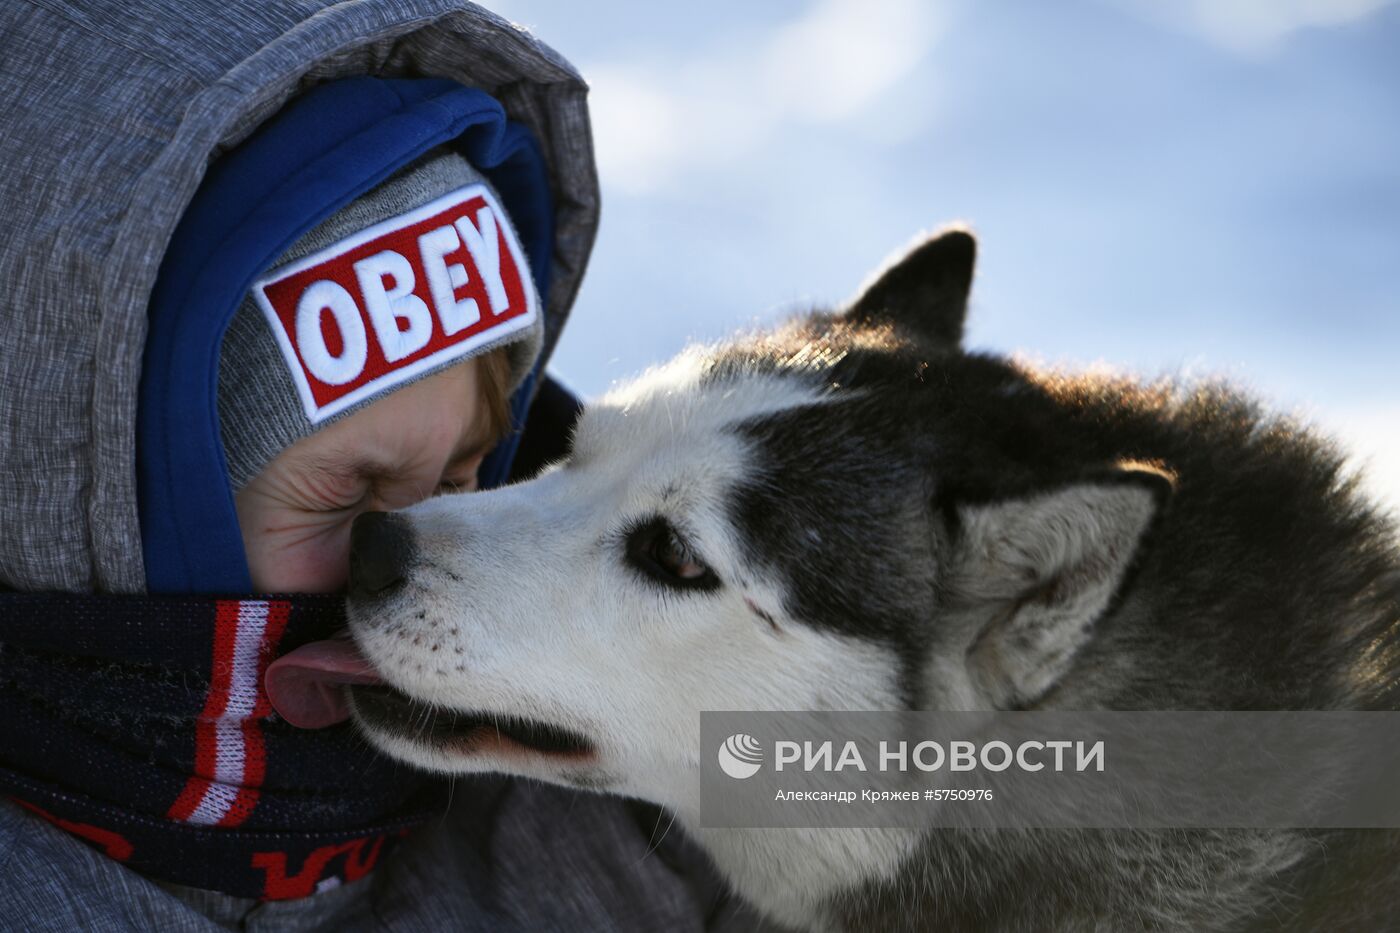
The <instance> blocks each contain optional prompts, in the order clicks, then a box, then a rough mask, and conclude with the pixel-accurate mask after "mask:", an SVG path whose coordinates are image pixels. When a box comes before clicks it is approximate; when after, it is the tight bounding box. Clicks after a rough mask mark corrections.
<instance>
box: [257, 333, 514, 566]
mask: <svg viewBox="0 0 1400 933" xmlns="http://www.w3.org/2000/svg"><path fill="white" fill-rule="evenodd" d="M489 421H490V419H489V417H488V415H487V412H486V409H485V406H484V404H483V402H482V397H481V386H480V382H479V367H478V366H477V360H476V359H470V360H467V361H465V362H463V363H460V364H458V365H457V366H453V367H452V368H450V369H446V370H443V371H442V372H440V373H435V374H434V375H432V376H429V377H428V378H426V379H421V380H419V381H418V382H415V383H413V384H411V385H407V386H404V387H403V388H401V389H398V390H397V391H394V392H392V393H390V394H389V395H387V396H385V397H384V398H381V399H379V400H378V401H376V402H374V403H372V404H370V405H368V406H366V407H365V408H362V409H360V410H359V411H357V412H355V413H354V414H352V415H349V416H347V417H345V418H342V419H341V420H339V421H336V422H334V423H332V424H330V425H327V426H326V427H324V428H322V429H321V430H320V431H317V432H316V433H315V434H312V435H310V436H309V437H304V438H302V439H301V440H299V441H297V442H296V443H295V444H293V445H291V446H290V447H288V448H287V449H286V450H284V451H282V452H281V453H280V454H278V455H277V457H275V458H274V459H273V460H272V461H271V462H270V463H268V464H267V466H265V467H264V468H263V470H262V472H261V473H259V474H258V475H257V476H255V477H253V479H252V480H250V481H249V482H248V485H246V486H244V487H243V489H241V490H240V491H239V492H238V494H237V495H236V496H235V497H234V502H235V505H236V507H237V510H238V522H239V524H240V525H241V526H242V529H243V546H244V549H245V551H246V552H247V555H248V569H249V571H250V572H251V573H252V577H253V589H254V591H255V592H259V593H324V592H333V591H335V590H339V589H342V588H343V587H344V586H345V582H346V577H347V573H348V571H347V568H348V558H349V553H350V523H351V522H352V521H354V519H355V516H357V515H359V514H360V513H361V512H368V511H371V510H388V509H401V508H404V507H405V506H409V505H412V504H413V503H415V502H418V501H419V500H422V499H426V498H427V497H429V496H431V495H434V494H435V493H438V492H440V491H456V490H467V489H475V488H476V472H477V469H478V468H479V467H480V466H481V461H482V458H483V457H484V456H485V455H486V453H487V451H488V450H489V448H490V446H491V445H492V444H493V443H494V438H490V437H487V436H486V435H487V434H488V424H489Z"/></svg>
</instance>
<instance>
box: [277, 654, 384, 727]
mask: <svg viewBox="0 0 1400 933" xmlns="http://www.w3.org/2000/svg"><path fill="white" fill-rule="evenodd" d="M377 683H382V681H381V680H380V678H379V675H378V674H376V673H375V672H374V668H373V667H371V666H370V663H369V662H368V661H366V660H365V659H364V656H363V655H361V654H360V652H359V651H358V650H356V648H355V645H354V643H353V642H352V641H351V640H350V638H349V637H348V636H347V637H342V638H332V639H329V640H327V641H313V642H312V643H311V644H309V645H302V646H301V647H300V648H298V649H296V650H295V651H292V652H289V653H288V654H284V655H282V657H280V658H278V659H277V660H276V661H273V662H272V663H271V664H269V665H268V666H267V674H266V675H265V676H264V678H263V688H264V689H265V690H266V691H267V698H268V700H269V701H270V702H271V703H272V708H273V709H275V710H277V714H278V715H279V716H281V717H282V718H283V719H285V720H287V722H289V723H291V724H292V725H294V726H296V727H297V728H300V729H324V728H325V727H326V726H333V725H335V724H336V723H338V722H344V721H345V720H347V719H349V718H350V706H349V704H348V703H347V702H346V700H345V685H346V684H377Z"/></svg>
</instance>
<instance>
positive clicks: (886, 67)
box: [583, 0, 946, 193]
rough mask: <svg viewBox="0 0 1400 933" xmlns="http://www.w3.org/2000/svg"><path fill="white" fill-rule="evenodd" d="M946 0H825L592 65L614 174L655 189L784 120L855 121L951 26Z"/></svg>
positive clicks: (594, 100) (757, 140) (742, 148)
mask: <svg viewBox="0 0 1400 933" xmlns="http://www.w3.org/2000/svg"><path fill="white" fill-rule="evenodd" d="M945 11H946V3H945V2H944V0H820V2H817V3H815V4H814V5H813V6H812V7H811V8H809V9H808V10H807V11H806V12H805V13H804V14H803V15H801V16H799V17H798V18H796V19H794V20H792V21H789V22H787V23H784V24H782V25H780V26H778V27H776V28H775V29H772V30H770V31H768V32H767V33H764V34H761V35H758V36H756V37H752V38H749V39H748V40H738V41H733V42H731V43H729V44H726V45H723V46H711V47H708V48H705V49H701V50H697V51H696V52H695V54H693V55H690V56H682V57H680V58H679V59H677V58H669V59H667V60H665V61H634V62H611V63H602V64H596V65H593V66H591V67H585V68H584V69H583V70H584V75H585V76H586V77H587V78H588V80H589V83H590V84H591V85H592V87H593V91H592V93H591V95H590V104H591V110H592V114H593V128H594V139H595V142H596V144H597V149H598V163H599V169H600V171H601V172H602V174H603V176H604V182H605V184H606V185H608V186H610V187H612V188H616V189H621V190H624V191H629V192H634V193H636V192H645V191H652V190H655V189H656V188H659V187H662V186H664V185H666V184H667V183H669V182H671V181H673V180H675V179H676V178H677V177H678V176H679V175H681V174H682V173H683V172H684V171H685V170H686V169H688V168H692V167H695V166H700V165H705V166H715V165H723V164H726V163H729V162H732V161H734V160H737V159H742V158H744V157H745V156H746V155H749V154H751V153H752V152H753V151H754V150H756V149H758V148H760V147H762V146H763V145H764V144H765V143H767V142H769V141H771V140H773V139H775V138H777V137H778V136H779V135H780V134H781V133H782V132H783V131H784V129H786V128H790V127H793V126H800V125H811V124H824V123H833V122H840V121H844V120H849V119H851V118H853V117H856V116H858V115H859V114H860V113H862V112H863V111H864V110H866V109H867V108H869V107H870V106H871V105H873V104H874V103H876V102H877V101H878V100H880V99H881V97H882V95H886V94H887V93H889V92H890V91H891V90H892V89H893V88H895V86H896V85H897V84H898V83H899V82H900V81H901V80H902V79H904V78H905V77H907V76H908V75H909V74H910V73H911V72H912V71H913V70H914V68H915V67H916V66H918V64H919V63H920V62H921V61H922V60H923V58H924V56H925V55H926V54H927V53H928V52H929V50H930V49H931V48H932V47H933V45H934V44H935V43H936V42H937V40H938V39H939V38H940V37H941V36H942V34H943V32H944V28H945V23H946V16H945Z"/></svg>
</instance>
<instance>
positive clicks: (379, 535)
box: [350, 512, 415, 599]
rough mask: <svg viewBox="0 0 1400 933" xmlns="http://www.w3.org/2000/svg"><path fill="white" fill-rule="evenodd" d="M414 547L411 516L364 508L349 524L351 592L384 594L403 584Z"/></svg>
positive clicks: (356, 595) (359, 594)
mask: <svg viewBox="0 0 1400 933" xmlns="http://www.w3.org/2000/svg"><path fill="white" fill-rule="evenodd" d="M414 552H415V547H414V543H413V530H412V529H411V528H410V527H409V524H408V520H407V519H405V518H404V517H403V516H401V515H394V514H393V513H391V512H365V513H364V514H362V515H359V516H357V517H356V518H355V521H354V524H352V525H351V526H350V595H351V597H357V598H361V599H364V598H369V597H375V596H382V595H385V594H386V593H388V592H389V591H391V590H393V589H395V588H397V587H398V586H400V585H402V584H403V582H404V580H405V579H407V577H408V570H409V567H410V566H411V565H412V563H413V556H414Z"/></svg>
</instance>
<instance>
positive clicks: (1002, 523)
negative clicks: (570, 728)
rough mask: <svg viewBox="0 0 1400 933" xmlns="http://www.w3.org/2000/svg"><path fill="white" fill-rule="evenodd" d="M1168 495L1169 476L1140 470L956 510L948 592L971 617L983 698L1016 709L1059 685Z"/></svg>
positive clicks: (973, 659)
mask: <svg viewBox="0 0 1400 933" xmlns="http://www.w3.org/2000/svg"><path fill="white" fill-rule="evenodd" d="M1171 490H1172V480H1171V479H1170V478H1169V477H1168V476H1166V475H1165V474H1163V473H1161V472H1158V471H1156V470H1154V469H1151V468H1144V467H1139V466H1135V465H1134V466H1122V467H1115V468H1113V469H1112V470H1108V471H1105V472H1103V473H1102V474H1096V475H1093V476H1090V477H1087V478H1085V479H1083V480H1080V481H1077V482H1074V483H1072V484H1069V485H1067V486H1062V487H1059V488H1056V489H1053V490H1049V491H1045V492H1039V493H1035V494H1030V495H1026V496H1022V497H1016V498H1011V499H1004V500H1001V501H997V502H991V503H982V504H976V505H965V506H959V507H956V514H955V518H956V526H957V528H956V532H955V534H954V536H953V537H954V544H953V551H954V553H953V559H952V561H951V562H950V563H951V566H950V578H949V580H948V583H949V585H948V593H949V597H950V599H951V600H953V601H954V602H955V603H956V604H957V606H958V607H959V608H960V609H961V610H962V611H964V612H968V613H970V616H971V618H972V619H973V620H974V625H973V626H972V627H970V628H969V629H968V630H967V636H968V637H969V639H970V642H969V647H968V652H967V658H968V665H969V671H968V673H969V675H970V677H971V680H972V683H973V684H974V685H975V689H976V690H977V692H978V693H979V694H980V695H981V696H982V697H983V699H984V700H987V701H990V702H991V703H992V704H993V705H994V706H995V707H996V708H1001V709H1005V708H1011V707H1016V706H1020V705H1024V704H1026V703H1029V702H1032V701H1034V700H1035V699H1036V698H1038V697H1040V696H1042V695H1044V694H1045V693H1046V692H1047V691H1048V690H1050V688H1051V687H1053V686H1054V685H1055V683H1056V682H1057V681H1058V680H1059V679H1060V677H1061V676H1062V675H1063V674H1064V673H1065V672H1066V671H1067V670H1068V669H1069V667H1070V665H1071V664H1072V663H1073V662H1074V659H1075V655H1076V653H1077V652H1078V651H1079V649H1080V648H1081V647H1083V645H1084V644H1085V643H1087V642H1088V641H1089V639H1090V638H1091V637H1092V634H1093V627H1094V624H1095V622H1096V621H1097V620H1098V619H1099V618H1100V617H1101V616H1102V615H1103V613H1104V611H1105V610H1106V609H1108V607H1109V606H1110V604H1111V603H1112V602H1113V601H1114V598H1115V596H1116V594H1118V592H1119V591H1120V588H1121V587H1122V585H1123V583H1124V580H1125V577H1126V575H1127V573H1128V571H1129V568H1130V567H1131V566H1132V565H1133V562H1134V558H1135V557H1136V556H1137V555H1138V554H1139V552H1140V551H1141V549H1142V545H1143V540H1144V537H1145V536H1146V535H1147V533H1148V531H1149V529H1150V528H1151V527H1152V526H1153V524H1154V520H1155V519H1156V517H1157V515H1158V513H1159V512H1160V510H1161V508H1162V507H1163V505H1164V503H1165V502H1166V500H1167V498H1168V497H1169V495H1170V494H1171Z"/></svg>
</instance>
